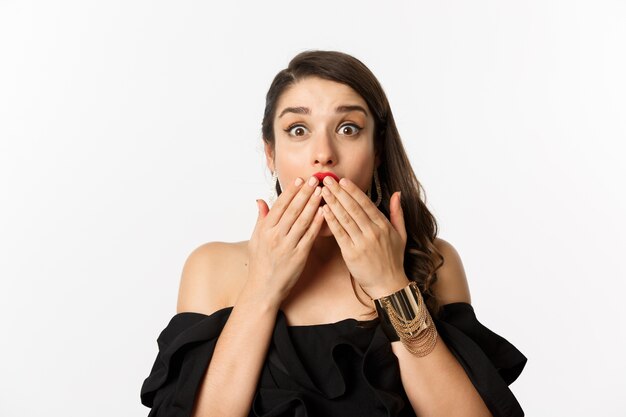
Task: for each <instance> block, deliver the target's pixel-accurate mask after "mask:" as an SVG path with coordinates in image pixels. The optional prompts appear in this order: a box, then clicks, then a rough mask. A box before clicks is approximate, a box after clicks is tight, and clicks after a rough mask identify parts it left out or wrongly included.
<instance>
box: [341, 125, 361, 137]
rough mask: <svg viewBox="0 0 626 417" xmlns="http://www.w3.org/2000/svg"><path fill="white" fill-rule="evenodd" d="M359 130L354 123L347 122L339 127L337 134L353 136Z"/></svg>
mask: <svg viewBox="0 0 626 417" xmlns="http://www.w3.org/2000/svg"><path fill="white" fill-rule="evenodd" d="M360 131H361V128H360V127H359V126H357V125H355V124H354V123H347V124H345V125H342V126H340V127H339V132H338V133H339V134H340V135H345V136H354V135H356V134H357V133H359V132H360Z"/></svg>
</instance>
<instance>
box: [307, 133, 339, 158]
mask: <svg viewBox="0 0 626 417" xmlns="http://www.w3.org/2000/svg"><path fill="white" fill-rule="evenodd" d="M312 142H313V154H312V156H313V158H312V159H313V160H314V165H316V166H318V165H321V166H333V165H336V164H337V150H336V149H335V144H334V143H333V136H332V135H331V134H329V133H328V132H326V131H322V132H320V133H319V134H318V135H316V137H315V138H314V140H313V141H312Z"/></svg>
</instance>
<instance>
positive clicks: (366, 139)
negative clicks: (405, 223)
mask: <svg viewBox="0 0 626 417" xmlns="http://www.w3.org/2000/svg"><path fill="white" fill-rule="evenodd" d="M274 137H275V148H274V149H273V150H272V149H271V148H270V147H269V145H266V146H265V152H266V156H267V166H268V168H269V169H270V170H272V171H274V170H277V171H278V180H279V181H280V184H281V185H283V186H285V187H286V185H287V184H292V183H293V182H294V181H295V179H296V178H297V177H300V178H302V179H304V180H305V181H307V180H308V179H309V178H310V177H311V176H312V175H313V174H315V173H316V172H328V171H330V172H333V173H334V174H336V175H337V176H338V177H339V178H343V177H346V178H348V179H350V180H351V181H352V182H354V183H355V184H356V185H358V186H359V187H360V188H361V190H363V192H366V191H367V189H368V188H369V186H370V184H371V182H372V175H373V172H374V166H377V165H378V158H377V156H376V155H375V150H374V118H373V116H372V114H371V113H370V110H369V108H368V106H367V104H366V103H365V100H363V98H362V97H361V96H360V95H359V94H358V93H356V92H355V91H354V90H353V89H352V88H350V87H349V86H347V85H345V84H341V83H337V82H335V81H329V80H325V79H322V78H318V77H308V78H305V79H303V80H300V81H299V82H297V83H296V84H294V85H293V86H291V87H290V88H288V89H287V90H286V91H285V92H284V93H283V94H282V95H281V97H280V98H279V99H278V102H277V105H276V115H275V117H274ZM320 235H322V236H330V235H332V233H331V232H330V229H329V228H328V225H327V224H326V222H324V225H323V226H322V230H321V231H320Z"/></svg>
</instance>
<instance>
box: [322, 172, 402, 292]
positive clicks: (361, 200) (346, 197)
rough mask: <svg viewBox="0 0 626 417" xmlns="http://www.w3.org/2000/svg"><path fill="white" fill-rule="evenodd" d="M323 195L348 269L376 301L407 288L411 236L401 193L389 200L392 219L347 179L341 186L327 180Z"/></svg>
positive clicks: (327, 217) (328, 215)
mask: <svg viewBox="0 0 626 417" xmlns="http://www.w3.org/2000/svg"><path fill="white" fill-rule="evenodd" d="M322 196H323V197H324V200H325V201H326V203H327V204H326V205H325V206H324V218H325V219H326V222H327V223H328V226H329V228H330V230H331V231H332V232H333V235H334V236H335V239H336V240H337V243H338V244H339V247H340V248H341V254H342V256H343V259H344V261H345V262H346V266H347V267H348V269H349V270H350V273H351V274H352V276H353V277H354V279H355V280H356V281H357V282H358V283H359V285H360V286H361V288H362V289H363V291H365V293H367V294H368V295H369V296H370V297H371V298H372V299H376V298H380V297H383V296H386V295H389V294H391V293H393V292H395V291H397V290H399V289H400V288H402V287H404V286H406V285H407V284H408V283H409V281H408V278H407V277H406V274H405V273H404V248H405V246H406V240H407V233H406V227H405V225H404V216H403V213H402V206H401V205H400V193H399V192H396V193H394V194H393V195H392V196H391V198H390V201H389V211H390V218H391V219H390V220H391V222H390V221H389V220H387V218H386V217H385V215H384V214H383V213H382V212H381V211H380V210H378V208H377V207H376V206H375V205H374V203H373V202H372V201H371V200H370V199H369V197H368V196H367V195H366V194H365V193H364V192H363V191H362V190H361V189H360V188H359V187H357V186H356V184H354V183H353V182H352V181H350V180H348V179H347V178H343V179H342V180H341V184H338V183H337V182H336V181H335V180H334V179H332V178H330V177H326V178H325V179H324V188H323V190H322Z"/></svg>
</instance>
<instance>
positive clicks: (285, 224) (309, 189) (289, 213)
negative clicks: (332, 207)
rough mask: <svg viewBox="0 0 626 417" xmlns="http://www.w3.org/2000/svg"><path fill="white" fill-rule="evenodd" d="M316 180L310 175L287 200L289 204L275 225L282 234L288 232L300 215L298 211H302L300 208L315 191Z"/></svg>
mask: <svg viewBox="0 0 626 417" xmlns="http://www.w3.org/2000/svg"><path fill="white" fill-rule="evenodd" d="M318 182H319V180H318V179H317V178H316V177H314V176H312V177H310V178H309V180H308V182H307V183H306V184H305V185H303V186H302V188H300V191H298V193H297V194H296V195H295V196H294V197H293V199H292V200H291V201H290V202H289V205H288V206H287V208H286V209H285V211H284V213H283V215H282V216H281V218H280V220H279V221H278V223H277V224H276V227H278V229H279V231H280V233H281V234H282V235H283V236H286V235H287V234H288V233H289V230H290V229H291V227H292V226H293V224H294V223H295V221H296V220H297V219H298V217H299V216H300V213H302V210H303V209H304V207H305V206H306V204H307V203H308V201H309V199H310V198H311V194H313V192H314V191H315V187H316V186H317V183H318ZM318 205H319V203H318Z"/></svg>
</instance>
